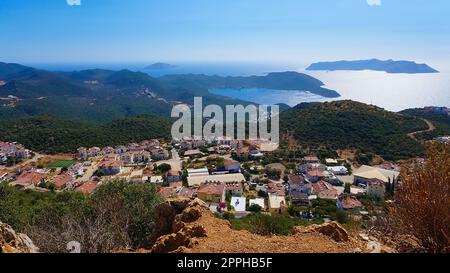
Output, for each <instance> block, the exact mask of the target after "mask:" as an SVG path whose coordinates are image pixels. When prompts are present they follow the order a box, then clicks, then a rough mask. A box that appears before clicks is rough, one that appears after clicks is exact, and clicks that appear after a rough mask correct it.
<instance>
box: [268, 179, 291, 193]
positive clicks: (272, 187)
mask: <svg viewBox="0 0 450 273" xmlns="http://www.w3.org/2000/svg"><path fill="white" fill-rule="evenodd" d="M267 193H269V194H272V195H278V196H285V195H286V190H285V188H284V186H283V184H280V183H274V182H269V183H268V184H267Z"/></svg>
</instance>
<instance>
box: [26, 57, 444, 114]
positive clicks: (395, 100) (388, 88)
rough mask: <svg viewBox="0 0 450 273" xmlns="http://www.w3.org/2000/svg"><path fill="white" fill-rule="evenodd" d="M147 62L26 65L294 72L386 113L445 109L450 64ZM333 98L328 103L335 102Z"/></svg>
mask: <svg viewBox="0 0 450 273" xmlns="http://www.w3.org/2000/svg"><path fill="white" fill-rule="evenodd" d="M149 64H151V63H103V64H98V63H97V64H95V63H90V64H89V63H83V64H27V65H30V66H33V67H38V68H42V69H47V70H52V71H74V70H83V69H92V68H102V69H112V70H120V69H129V70H132V71H141V72H145V73H148V74H149V75H151V76H153V77H161V76H164V75H173V74H205V75H219V76H252V75H266V74H267V73H270V72H280V71H297V72H299V73H305V74H308V75H310V76H313V77H315V78H317V79H319V80H321V81H322V82H323V83H324V87H326V88H329V89H333V90H336V91H337V92H339V93H340V94H341V97H339V98H336V99H337V100H340V99H351V100H355V101H360V102H363V103H367V104H374V105H377V106H380V107H383V108H385V109H387V110H390V111H401V110H403V109H407V108H414V107H425V106H447V107H450V65H444V66H442V65H441V66H435V65H434V64H431V66H433V67H434V68H436V69H438V70H439V71H440V73H437V74H388V73H385V72H378V71H335V72H327V71H305V69H304V68H305V67H306V65H305V64H299V65H296V64H261V63H171V64H172V65H176V66H177V67H176V68H173V69H164V70H151V71H149V70H144V69H143V68H144V67H146V66H148V65H149ZM210 92H211V93H214V94H219V95H223V96H229V97H233V98H238V99H242V100H246V101H251V102H254V103H259V104H268V105H270V104H276V103H285V104H288V105H290V106H295V105H297V104H299V103H301V102H313V101H320V102H323V101H329V100H330V99H329V98H324V97H321V96H318V95H314V94H311V93H309V92H305V91H304V90H272V89H264V88H250V89H242V90H234V89H216V90H210ZM336 99H334V100H336Z"/></svg>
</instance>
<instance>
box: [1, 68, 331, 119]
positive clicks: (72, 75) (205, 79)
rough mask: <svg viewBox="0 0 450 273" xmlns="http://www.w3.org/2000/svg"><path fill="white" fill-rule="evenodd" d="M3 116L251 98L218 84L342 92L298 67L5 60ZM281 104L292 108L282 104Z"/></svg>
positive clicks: (163, 110)
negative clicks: (117, 66)
mask: <svg viewBox="0 0 450 273" xmlns="http://www.w3.org/2000/svg"><path fill="white" fill-rule="evenodd" d="M0 82H1V84H0V120H1V119H11V118H24V117H33V116H39V115H52V116H56V117H60V118H68V119H74V120H79V121H89V122H109V121H113V120H117V119H122V118H125V117H129V116H136V115H157V116H164V117H168V116H170V111H171V109H172V106H173V105H175V104H179V103H186V104H191V105H192V104H193V101H194V96H202V97H203V102H204V103H205V104H217V105H220V106H225V105H227V104H243V105H247V104H249V103H250V102H245V101H242V100H237V99H232V98H228V97H223V96H219V95H214V94H211V93H209V90H210V89H219V88H237V89H240V88H269V89H283V90H305V91H310V92H311V93H314V94H318V95H321V96H324V97H339V94H338V93H337V92H336V91H334V90H329V89H325V88H323V87H322V86H323V83H322V82H321V81H319V80H317V79H315V78H313V77H310V76H308V75H305V74H301V73H296V72H282V73H270V74H268V75H267V76H252V77H220V76H206V75H193V74H190V75H176V76H164V77H161V78H154V77H151V76H149V75H148V74H146V73H142V72H133V71H130V70H120V71H113V70H104V69H90V70H82V71H74V72H50V71H46V70H40V69H35V68H32V67H27V66H23V65H19V64H7V63H0ZM282 108H287V106H286V105H282Z"/></svg>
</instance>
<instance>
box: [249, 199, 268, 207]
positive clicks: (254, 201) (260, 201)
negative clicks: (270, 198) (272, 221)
mask: <svg viewBox="0 0 450 273" xmlns="http://www.w3.org/2000/svg"><path fill="white" fill-rule="evenodd" d="M248 204H249V206H250V207H251V206H253V205H258V206H260V207H261V208H262V209H265V207H266V204H265V201H264V198H256V199H250V200H249V203H248Z"/></svg>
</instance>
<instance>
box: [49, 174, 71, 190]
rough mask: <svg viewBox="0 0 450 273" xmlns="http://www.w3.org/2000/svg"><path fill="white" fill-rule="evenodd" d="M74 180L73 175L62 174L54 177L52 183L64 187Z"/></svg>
mask: <svg viewBox="0 0 450 273" xmlns="http://www.w3.org/2000/svg"><path fill="white" fill-rule="evenodd" d="M72 180H73V178H72V176H70V175H67V174H62V175H58V176H55V178H53V181H52V183H53V184H54V185H55V186H56V187H58V188H63V187H65V186H66V184H67V183H69V182H71V181H72Z"/></svg>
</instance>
